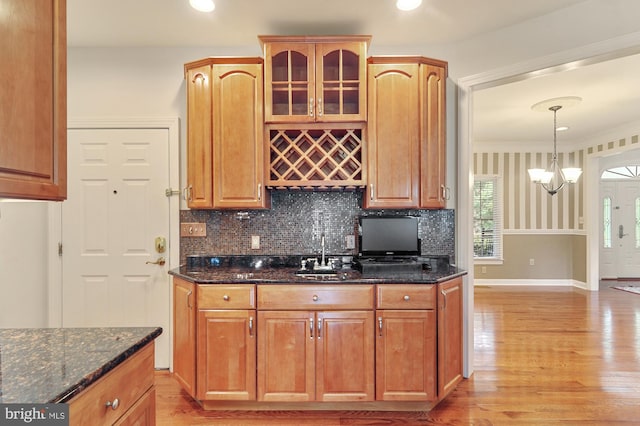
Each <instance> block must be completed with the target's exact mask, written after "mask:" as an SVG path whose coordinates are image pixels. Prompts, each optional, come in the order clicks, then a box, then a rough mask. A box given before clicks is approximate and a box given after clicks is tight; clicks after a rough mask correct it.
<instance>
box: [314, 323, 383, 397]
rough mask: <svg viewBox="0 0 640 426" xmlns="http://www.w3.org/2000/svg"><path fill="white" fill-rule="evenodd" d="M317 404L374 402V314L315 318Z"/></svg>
mask: <svg viewBox="0 0 640 426" xmlns="http://www.w3.org/2000/svg"><path fill="white" fill-rule="evenodd" d="M316 324H317V325H316V339H315V340H316V362H317V366H316V400H317V401H373V400H374V396H375V393H374V386H375V380H374V339H373V333H372V331H373V330H374V325H373V324H374V323H373V311H344V312H318V313H317V315H316Z"/></svg>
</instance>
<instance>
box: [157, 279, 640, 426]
mask: <svg viewBox="0 0 640 426" xmlns="http://www.w3.org/2000/svg"><path fill="white" fill-rule="evenodd" d="M474 324H475V325H474V332H475V345H474V350H475V354H474V355H475V366H474V369H475V372H474V374H473V376H472V377H471V378H470V379H467V380H463V382H462V383H460V384H459V385H458V387H457V388H456V389H455V390H454V391H453V393H452V394H451V395H450V396H449V397H448V398H447V399H446V400H444V401H442V402H441V403H440V404H439V405H438V406H436V407H435V408H434V409H433V410H431V411H430V412H409V413H406V412H363V411H331V412H309V413H307V412H300V411H277V412H274V411H271V412H229V411H224V412H207V411H204V410H202V409H201V408H200V406H199V405H198V404H197V403H195V402H194V401H193V400H191V398H190V397H189V396H188V395H187V394H186V393H185V392H184V391H182V390H181V389H180V387H179V385H178V384H177V382H176V381H175V380H174V379H173V378H172V377H171V375H170V374H169V373H168V372H158V373H156V386H157V424H158V425H171V426H183V425H278V426H285V425H312V426H313V425H322V426H334V425H336V426H337V425H432V424H442V425H478V426H484V425H490V426H492V425H535V426H537V425H544V426H546V425H560V424H562V425H607V426H609V425H634V424H640V295H634V294H631V293H628V292H624V291H620V290H614V289H611V288H609V287H608V286H607V285H603V286H602V288H601V291H599V292H588V291H585V290H580V289H576V288H568V287H538V288H531V287H490V286H482V287H477V288H476V289H475V314H474Z"/></svg>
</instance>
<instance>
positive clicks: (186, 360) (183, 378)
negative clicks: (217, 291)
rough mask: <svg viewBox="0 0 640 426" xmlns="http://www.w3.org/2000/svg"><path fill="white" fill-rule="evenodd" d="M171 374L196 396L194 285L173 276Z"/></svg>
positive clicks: (190, 393) (188, 391)
mask: <svg viewBox="0 0 640 426" xmlns="http://www.w3.org/2000/svg"><path fill="white" fill-rule="evenodd" d="M173 376H174V377H175V378H176V380H177V381H178V382H179V383H180V384H181V385H182V387H183V388H184V390H186V391H187V393H188V394H189V395H191V396H192V397H195V396H196V285H195V284H194V283H191V282H188V281H185V280H182V279H180V278H178V277H174V278H173Z"/></svg>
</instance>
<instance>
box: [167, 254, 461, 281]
mask: <svg viewBox="0 0 640 426" xmlns="http://www.w3.org/2000/svg"><path fill="white" fill-rule="evenodd" d="M301 257H305V256H199V257H190V258H188V261H187V264H186V265H181V266H180V267H179V268H175V269H172V270H170V271H169V273H170V274H171V275H174V276H177V277H180V278H183V279H185V280H187V281H190V282H194V283H198V284H225V283H233V284H238V283H246V284H251V283H253V284H296V283H297V284H312V283H323V282H324V283H327V284H383V283H409V284H411V283H416V284H437V283H439V282H443V281H447V280H450V279H452V278H455V277H458V276H461V275H465V274H466V271H464V270H462V269H459V268H457V267H455V266H452V265H449V264H448V261H447V262H446V263H443V262H432V266H433V267H429V268H425V269H420V270H417V271H416V270H415V269H414V270H411V271H407V272H398V271H393V272H388V273H382V274H365V275H363V274H362V273H361V272H360V271H358V270H355V269H352V268H350V267H346V268H344V267H343V268H340V269H338V270H337V274H333V275H320V274H319V275H314V276H306V277H305V276H300V275H298V274H296V272H299V271H300V266H299V265H300V258H301ZM430 266H431V265H430Z"/></svg>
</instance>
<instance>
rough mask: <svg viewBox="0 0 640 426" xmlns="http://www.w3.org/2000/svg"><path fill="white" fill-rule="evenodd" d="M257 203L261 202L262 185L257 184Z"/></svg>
mask: <svg viewBox="0 0 640 426" xmlns="http://www.w3.org/2000/svg"><path fill="white" fill-rule="evenodd" d="M258 201H262V184H261V183H259V184H258Z"/></svg>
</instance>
